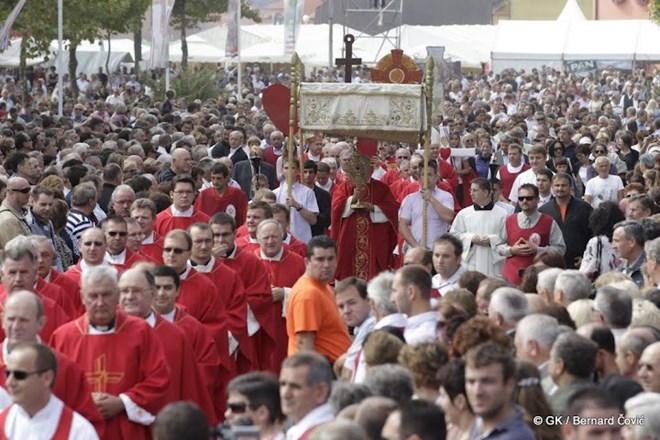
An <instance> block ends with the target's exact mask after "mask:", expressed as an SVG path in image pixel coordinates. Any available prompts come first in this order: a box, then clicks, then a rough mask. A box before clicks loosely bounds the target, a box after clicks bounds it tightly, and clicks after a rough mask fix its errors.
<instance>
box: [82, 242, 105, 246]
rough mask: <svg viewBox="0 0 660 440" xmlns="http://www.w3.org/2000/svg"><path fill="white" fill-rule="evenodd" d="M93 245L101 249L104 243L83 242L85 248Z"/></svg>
mask: <svg viewBox="0 0 660 440" xmlns="http://www.w3.org/2000/svg"><path fill="white" fill-rule="evenodd" d="M91 245H94V246H97V247H99V246H103V242H102V241H84V242H83V246H88V247H89V246H91Z"/></svg>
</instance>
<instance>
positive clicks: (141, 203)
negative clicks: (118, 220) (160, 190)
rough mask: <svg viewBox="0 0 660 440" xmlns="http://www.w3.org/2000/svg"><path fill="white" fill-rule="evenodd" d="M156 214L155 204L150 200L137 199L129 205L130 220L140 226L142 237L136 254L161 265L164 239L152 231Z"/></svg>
mask: <svg viewBox="0 0 660 440" xmlns="http://www.w3.org/2000/svg"><path fill="white" fill-rule="evenodd" d="M157 214H158V210H157V208H156V204H155V203H154V202H153V200H151V199H144V198H143V199H137V200H136V201H134V202H133V205H131V218H133V219H135V220H136V221H137V223H138V225H140V228H142V235H143V236H144V238H143V239H142V244H141V245H140V250H139V251H138V253H140V254H142V255H145V256H147V257H150V258H151V259H152V260H154V261H156V262H157V263H158V264H163V241H164V238H163V237H162V236H161V235H158V234H156V232H155V231H154V226H155V224H156V216H157Z"/></svg>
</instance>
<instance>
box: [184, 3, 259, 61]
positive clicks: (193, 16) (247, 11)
mask: <svg viewBox="0 0 660 440" xmlns="http://www.w3.org/2000/svg"><path fill="white" fill-rule="evenodd" d="M227 5H228V1H227V0H176V2H175V3H174V9H173V10H172V19H171V21H172V23H171V25H172V26H174V27H175V28H176V29H178V30H180V31H181V68H182V69H186V68H187V67H188V42H187V36H188V30H190V29H194V28H196V27H197V26H198V25H199V24H200V23H208V22H211V21H218V20H219V19H220V15H221V14H223V13H225V12H227ZM241 16H243V17H245V18H249V19H251V20H253V21H254V22H256V23H261V17H260V16H259V12H258V11H255V10H253V9H252V8H251V7H250V5H249V4H248V3H247V2H246V1H241Z"/></svg>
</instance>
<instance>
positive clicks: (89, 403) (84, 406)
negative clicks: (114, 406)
mask: <svg viewBox="0 0 660 440" xmlns="http://www.w3.org/2000/svg"><path fill="white" fill-rule="evenodd" d="M3 345H4V342H3ZM55 356H57V375H56V377H55V385H54V386H53V394H55V396H57V397H58V398H59V399H60V400H61V401H62V402H64V404H65V405H66V406H68V407H69V408H71V409H73V410H74V411H75V412H77V413H78V414H80V415H81V416H83V417H84V418H86V419H87V420H88V421H89V422H90V423H91V424H92V425H94V429H96V432H97V433H98V435H99V437H100V438H103V433H104V432H105V422H104V421H103V417H101V413H99V410H98V408H96V405H95V404H94V401H93V400H92V390H91V388H90V387H89V385H88V384H87V380H86V379H85V372H84V371H83V370H82V368H80V367H79V366H78V365H76V364H75V363H74V362H73V361H72V360H71V359H69V357H68V356H66V355H63V354H62V353H60V352H58V351H55ZM6 367H7V366H6V365H5V360H4V357H3V351H2V350H0V386H3V387H5V388H7V386H6V379H5V369H6Z"/></svg>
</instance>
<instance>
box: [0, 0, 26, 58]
mask: <svg viewBox="0 0 660 440" xmlns="http://www.w3.org/2000/svg"><path fill="white" fill-rule="evenodd" d="M26 1H27V0H20V1H19V2H18V3H17V4H16V6H14V9H12V11H11V14H9V16H8V17H7V19H6V20H5V24H3V25H2V29H0V51H4V50H7V48H8V47H9V34H11V27H12V26H13V25H14V22H15V21H16V18H17V17H18V14H20V13H21V9H23V6H24V5H25V2H26Z"/></svg>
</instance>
